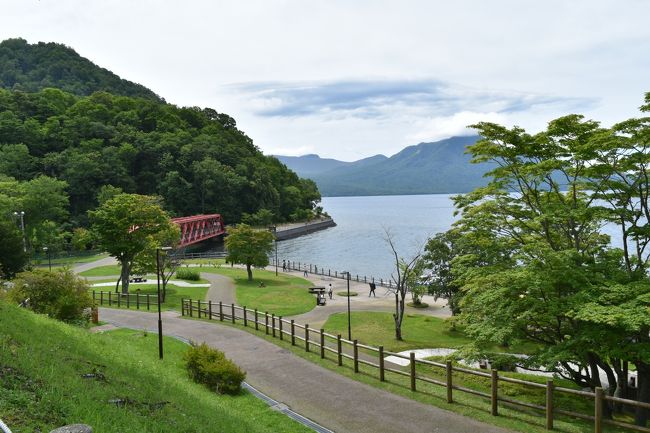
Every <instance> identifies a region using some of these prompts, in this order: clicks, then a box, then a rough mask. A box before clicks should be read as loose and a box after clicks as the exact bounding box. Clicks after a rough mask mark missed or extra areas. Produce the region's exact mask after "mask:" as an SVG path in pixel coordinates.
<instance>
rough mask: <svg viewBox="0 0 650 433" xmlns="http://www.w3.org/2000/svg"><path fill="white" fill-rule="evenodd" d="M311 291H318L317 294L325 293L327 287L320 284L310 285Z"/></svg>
mask: <svg viewBox="0 0 650 433" xmlns="http://www.w3.org/2000/svg"><path fill="white" fill-rule="evenodd" d="M309 293H312V294H313V293H316V294H318V293H323V294H324V293H325V287H320V286H317V287H310V288H309Z"/></svg>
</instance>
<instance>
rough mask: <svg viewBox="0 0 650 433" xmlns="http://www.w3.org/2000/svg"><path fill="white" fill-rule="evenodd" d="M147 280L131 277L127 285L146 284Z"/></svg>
mask: <svg viewBox="0 0 650 433" xmlns="http://www.w3.org/2000/svg"><path fill="white" fill-rule="evenodd" d="M146 282H147V279H146V278H145V277H131V278H129V283H146Z"/></svg>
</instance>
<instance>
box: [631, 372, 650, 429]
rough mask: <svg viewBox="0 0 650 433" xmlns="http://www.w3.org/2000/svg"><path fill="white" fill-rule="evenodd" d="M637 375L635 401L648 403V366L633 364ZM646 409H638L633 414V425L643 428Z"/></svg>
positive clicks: (646, 418) (646, 419)
mask: <svg viewBox="0 0 650 433" xmlns="http://www.w3.org/2000/svg"><path fill="white" fill-rule="evenodd" d="M635 364H636V373H637V386H638V389H637V398H636V399H637V401H640V402H643V403H650V364H648V363H646V362H642V361H637V362H635ZM648 412H649V411H648V409H644V408H642V407H638V408H637V409H636V413H635V414H634V424H636V425H638V426H642V427H645V426H646V424H647V422H648Z"/></svg>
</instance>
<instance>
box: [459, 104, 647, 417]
mask: <svg viewBox="0 0 650 433" xmlns="http://www.w3.org/2000/svg"><path fill="white" fill-rule="evenodd" d="M646 104H648V105H646V106H644V107H642V110H644V111H650V94H648V95H647V96H646ZM474 127H475V128H476V129H478V131H479V132H480V134H481V136H482V137H483V139H481V140H479V141H478V142H477V143H476V144H475V145H474V146H471V147H470V149H469V150H470V152H471V153H472V155H473V157H474V160H475V161H476V162H484V161H491V162H493V163H496V165H497V168H495V169H494V170H493V171H492V172H491V173H490V178H491V179H490V182H489V184H488V185H487V186H486V187H484V188H479V189H477V190H475V191H473V192H472V193H470V194H467V195H464V196H458V197H456V199H455V201H456V206H457V208H458V209H459V211H460V212H461V219H460V220H459V221H458V222H457V223H456V224H455V228H454V229H453V230H452V232H453V233H454V235H457V236H459V238H456V243H457V245H460V246H461V247H460V248H457V249H456V252H455V253H454V255H455V256H454V257H451V258H450V259H451V272H452V276H453V281H452V284H453V285H457V286H458V287H460V288H461V290H462V293H463V299H462V301H461V303H460V305H461V309H462V313H461V319H462V321H463V323H465V324H466V331H467V333H468V335H469V336H471V337H472V338H473V339H474V341H475V342H476V343H477V344H478V345H479V346H480V345H490V344H495V343H496V344H514V343H517V342H532V343H534V344H536V345H537V348H538V349H537V350H536V351H535V353H534V354H533V356H531V357H530V358H529V359H528V360H527V362H528V363H530V364H533V365H541V366H544V367H546V368H547V369H549V370H554V371H556V372H557V373H558V374H560V375H562V376H564V377H566V378H568V379H570V380H573V381H574V382H575V383H576V384H578V385H580V386H585V387H590V388H592V389H593V388H595V387H599V386H602V385H605V384H603V383H602V382H601V379H600V374H599V369H600V370H602V371H604V372H605V374H606V375H607V378H608V382H609V385H610V386H609V389H608V391H609V392H610V393H611V394H616V395H624V393H625V389H626V387H627V382H628V380H627V377H626V376H625V375H626V371H627V366H628V364H633V365H634V366H635V367H636V369H637V373H638V392H637V398H638V399H639V400H642V401H646V402H648V401H650V362H649V360H650V314H648V312H649V311H650V310H649V309H650V283H649V282H648V274H649V272H650V254H649V252H648V246H649V245H650V230H649V229H648V217H649V216H650V198H649V197H650V180H649V179H650V177H649V176H648V173H649V171H650V152H648V149H649V148H650V118H649V117H645V118H639V119H630V120H627V121H624V122H621V123H619V124H617V125H614V126H613V127H612V128H602V127H601V126H600V125H599V124H598V123H597V122H595V121H589V120H585V119H584V118H583V117H582V116H578V115H570V116H565V117H562V118H559V119H556V120H554V121H552V122H550V123H549V125H548V128H547V129H546V130H545V131H543V132H540V133H538V134H536V135H530V134H528V133H526V131H524V130H523V129H521V128H518V127H515V128H511V129H509V128H506V127H504V126H501V125H496V124H493V123H480V124H478V125H474ZM606 223H610V224H611V225H612V226H615V227H616V228H617V229H618V230H619V231H620V233H621V235H622V236H621V238H622V248H617V247H613V246H612V245H610V243H609V236H608V235H607V234H606V233H605V232H604V231H603V226H604V225H605V224H606ZM559 367H561V368H559ZM636 422H637V423H638V424H640V425H645V423H646V413H644V411H643V410H639V411H638V412H637V414H636Z"/></svg>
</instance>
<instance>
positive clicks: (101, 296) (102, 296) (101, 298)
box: [99, 292, 110, 305]
mask: <svg viewBox="0 0 650 433" xmlns="http://www.w3.org/2000/svg"><path fill="white" fill-rule="evenodd" d="M109 293H110V292H109ZM99 305H104V292H99Z"/></svg>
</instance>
